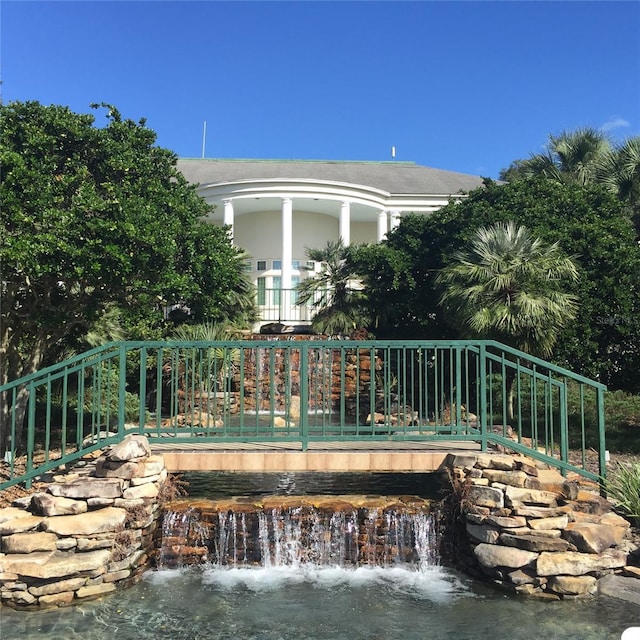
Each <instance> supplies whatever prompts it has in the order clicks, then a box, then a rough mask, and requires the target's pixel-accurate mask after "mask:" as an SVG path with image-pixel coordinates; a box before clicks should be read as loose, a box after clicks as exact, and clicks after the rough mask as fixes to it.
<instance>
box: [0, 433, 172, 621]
mask: <svg viewBox="0 0 640 640" xmlns="http://www.w3.org/2000/svg"><path fill="white" fill-rule="evenodd" d="M166 477H167V471H166V469H165V466H164V461H163V458H162V456H154V455H150V451H149V446H148V443H147V440H146V438H144V437H141V436H129V437H127V438H126V439H125V440H124V441H123V442H122V443H120V444H119V445H116V446H114V447H113V448H111V449H109V450H107V451H106V452H105V453H104V454H103V455H100V457H98V458H96V459H93V460H92V459H85V460H83V461H81V462H80V463H79V464H76V465H74V467H73V468H72V469H70V470H69V471H68V472H66V473H63V472H59V473H58V474H56V475H55V476H53V478H52V482H51V483H49V484H48V485H46V491H41V492H36V493H33V494H32V495H29V496H27V497H25V498H22V499H20V500H18V501H16V502H14V506H11V507H7V508H5V509H0V604H2V605H7V606H11V607H14V608H42V607H51V606H63V605H67V604H72V603H75V602H78V601H81V600H83V599H85V598H94V597H98V596H101V595H103V594H106V593H110V592H112V591H115V590H116V589H117V588H118V587H122V586H127V585H129V584H133V583H135V582H137V581H138V580H139V579H140V577H141V575H142V573H143V572H144V570H145V569H146V568H147V566H148V564H149V558H150V555H151V552H152V548H153V534H154V531H155V529H156V526H157V520H158V518H159V517H160V515H161V513H160V507H159V501H158V495H159V492H160V489H161V487H162V485H163V483H164V481H165V479H166Z"/></svg>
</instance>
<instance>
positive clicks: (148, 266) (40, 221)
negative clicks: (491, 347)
mask: <svg viewBox="0 0 640 640" xmlns="http://www.w3.org/2000/svg"><path fill="white" fill-rule="evenodd" d="M93 106H94V107H95V106H97V105H93ZM103 106H106V105H103ZM107 109H108V114H107V124H106V125H105V126H103V127H97V126H95V122H94V116H93V115H91V114H77V113H74V112H72V111H71V110H69V109H68V108H66V107H63V106H43V105H41V104H39V103H38V102H13V103H9V104H6V105H1V106H0V162H1V164H2V171H3V176H2V183H1V184H0V200H1V201H2V208H0V287H1V289H0V300H1V303H0V305H1V309H0V385H2V384H4V383H6V382H7V381H9V380H13V379H16V378H18V377H20V376H23V375H27V374H29V373H31V372H33V371H36V370H37V369H38V368H39V367H40V366H42V364H43V363H44V362H46V359H47V357H48V355H49V354H51V353H52V352H55V350H56V349H57V348H59V347H60V345H62V344H63V343H64V342H65V341H67V340H71V339H74V338H77V337H78V336H79V335H84V334H86V333H87V331H89V330H90V328H91V327H92V325H93V324H94V322H95V321H96V319H98V318H99V317H100V316H101V315H102V314H103V312H104V311H105V309H108V308H109V305H115V306H117V307H118V308H120V309H122V310H123V312H124V313H127V312H128V311H132V310H136V309H140V308H141V307H144V308H145V311H144V313H142V314H140V317H144V318H145V323H147V324H148V325H149V326H151V325H153V324H156V326H157V324H159V323H161V321H162V307H163V305H165V304H167V303H171V302H174V301H178V300H181V301H185V302H186V303H187V304H188V305H189V306H190V307H191V309H192V311H193V313H194V315H195V316H196V317H200V318H211V319H213V320H215V319H221V318H227V317H231V316H233V315H234V314H235V310H234V307H233V305H234V304H235V297H234V296H235V295H236V293H237V291H238V290H239V289H242V287H243V286H244V283H243V280H242V278H243V271H242V269H238V264H239V262H238V251H237V249H235V248H234V247H233V246H232V244H231V242H230V240H229V237H228V233H227V230H226V229H223V228H219V227H214V226H211V225H208V224H206V223H205V222H204V221H203V216H205V214H207V213H208V212H209V209H210V207H209V206H208V205H207V204H206V203H205V202H204V201H203V200H202V199H201V198H200V197H199V196H198V195H197V194H196V192H195V188H194V187H193V186H191V185H189V184H188V183H187V182H186V180H185V179H184V177H183V176H182V175H181V174H180V173H179V172H178V171H177V169H176V160H177V158H176V156H175V155H174V154H173V153H172V152H170V151H168V150H166V149H162V148H160V147H157V146H155V140H156V135H155V133H154V132H153V131H151V130H150V129H148V128H147V127H146V125H145V122H144V120H141V121H140V122H134V121H132V120H129V119H123V118H122V117H121V115H120V113H119V112H118V111H117V110H116V109H115V108H113V107H107ZM151 316H153V317H154V318H155V319H154V320H153V321H151V319H150V318H151ZM25 402H26V392H24V391H23V393H22V394H21V395H20V397H19V399H18V403H17V405H16V406H15V407H10V405H9V402H8V401H7V399H6V398H0V427H2V432H1V434H0V448H1V447H4V446H5V445H6V437H7V432H6V425H7V420H8V416H9V413H10V411H12V410H14V411H15V413H16V416H17V420H18V422H17V423H18V424H19V425H20V424H21V416H22V415H23V414H22V413H21V412H23V411H24V407H25Z"/></svg>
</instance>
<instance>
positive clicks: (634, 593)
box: [598, 574, 640, 606]
mask: <svg viewBox="0 0 640 640" xmlns="http://www.w3.org/2000/svg"><path fill="white" fill-rule="evenodd" d="M598 593H600V594H602V595H605V596H609V597H611V598H619V599H621V600H625V601H626V602H631V603H633V604H636V605H639V606H640V580H637V579H636V578H625V577H624V576H617V575H613V574H610V575H607V576H604V577H603V578H600V580H598Z"/></svg>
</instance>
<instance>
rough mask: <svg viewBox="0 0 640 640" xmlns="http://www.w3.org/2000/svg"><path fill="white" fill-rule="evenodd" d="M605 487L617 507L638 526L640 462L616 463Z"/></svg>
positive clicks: (639, 513)
mask: <svg viewBox="0 0 640 640" xmlns="http://www.w3.org/2000/svg"><path fill="white" fill-rule="evenodd" d="M604 488H605V491H606V492H607V494H608V496H609V498H610V499H611V500H612V502H614V504H615V505H616V508H617V509H618V510H619V511H620V512H621V513H622V514H623V515H624V516H626V517H628V518H629V519H630V520H632V521H633V523H634V524H635V525H636V526H638V525H640V463H638V462H636V463H629V462H621V463H618V464H616V465H614V467H613V468H612V469H611V471H610V472H609V476H608V478H607V479H606V480H605V482H604Z"/></svg>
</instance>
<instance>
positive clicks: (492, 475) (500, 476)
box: [482, 469, 529, 487]
mask: <svg viewBox="0 0 640 640" xmlns="http://www.w3.org/2000/svg"><path fill="white" fill-rule="evenodd" d="M482 475H483V476H484V477H485V478H487V479H488V480H489V482H499V483H501V484H508V485H510V486H512V487H524V486H525V482H526V481H527V478H528V477H529V476H528V475H527V474H526V473H525V472H524V471H505V470H502V469H485V470H484V471H483V472H482Z"/></svg>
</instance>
